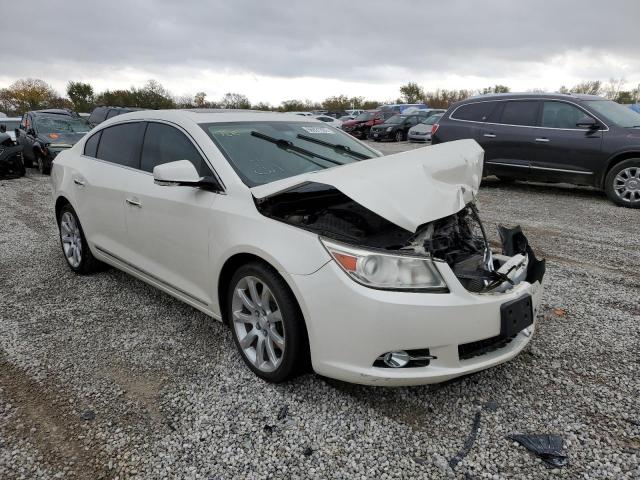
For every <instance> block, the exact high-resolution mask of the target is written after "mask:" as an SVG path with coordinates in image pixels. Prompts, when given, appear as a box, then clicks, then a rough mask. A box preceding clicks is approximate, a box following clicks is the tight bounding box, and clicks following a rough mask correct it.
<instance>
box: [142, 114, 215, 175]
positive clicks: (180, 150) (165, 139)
mask: <svg viewBox="0 0 640 480" xmlns="http://www.w3.org/2000/svg"><path fill="white" fill-rule="evenodd" d="M177 160H189V161H191V163H193V166H194V167H196V170H197V171H198V173H199V174H200V175H201V176H207V175H211V172H210V171H209V169H208V168H207V166H206V165H205V163H204V161H203V160H202V156H200V154H199V153H198V150H197V149H196V147H195V146H194V145H193V143H191V141H190V140H189V139H188V138H187V137H186V136H185V134H184V133H182V132H181V131H179V130H178V129H176V128H174V127H171V126H169V125H165V124H163V123H149V124H148V125H147V131H146V133H145V135H144V144H143V146H142V156H141V162H140V169H141V170H144V171H145V172H153V167H155V166H157V165H162V164H163V163H169V162H175V161H177Z"/></svg>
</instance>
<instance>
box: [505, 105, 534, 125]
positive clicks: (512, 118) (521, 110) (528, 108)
mask: <svg viewBox="0 0 640 480" xmlns="http://www.w3.org/2000/svg"><path fill="white" fill-rule="evenodd" d="M539 105H540V102H538V101H537V100H518V101H510V102H506V103H505V105H504V107H503V110H502V116H501V117H500V123H502V124H505V125H524V126H534V125H535V124H536V122H537V121H538V108H539Z"/></svg>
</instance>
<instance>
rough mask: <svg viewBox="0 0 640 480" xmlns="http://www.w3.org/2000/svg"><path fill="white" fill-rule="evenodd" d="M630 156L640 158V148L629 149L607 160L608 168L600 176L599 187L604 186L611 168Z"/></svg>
mask: <svg viewBox="0 0 640 480" xmlns="http://www.w3.org/2000/svg"><path fill="white" fill-rule="evenodd" d="M630 158H640V149H635V150H628V151H625V152H619V153H616V154H614V155H612V156H611V157H610V158H609V160H608V161H607V168H606V169H604V170H603V171H602V174H601V175H600V178H598V187H600V188H604V187H605V185H604V181H605V179H606V178H607V175H608V174H609V172H610V171H611V169H612V168H613V167H615V166H616V165H617V164H619V163H620V162H624V161H625V160H629V159H630Z"/></svg>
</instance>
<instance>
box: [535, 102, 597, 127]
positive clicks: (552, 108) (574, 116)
mask: <svg viewBox="0 0 640 480" xmlns="http://www.w3.org/2000/svg"><path fill="white" fill-rule="evenodd" d="M585 116H587V114H586V113H584V112H583V111H582V110H580V109H579V108H578V107H576V106H574V105H571V104H570V103H565V102H544V105H543V106H542V123H541V126H542V127H547V128H571V129H575V128H577V126H576V124H577V123H578V122H579V121H580V119H581V118H583V117H585Z"/></svg>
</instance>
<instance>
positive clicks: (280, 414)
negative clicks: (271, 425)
mask: <svg viewBox="0 0 640 480" xmlns="http://www.w3.org/2000/svg"><path fill="white" fill-rule="evenodd" d="M288 413H289V405H285V406H283V407H282V408H281V409H280V410H279V411H278V420H284V419H285V418H286V417H287V414H288Z"/></svg>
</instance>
